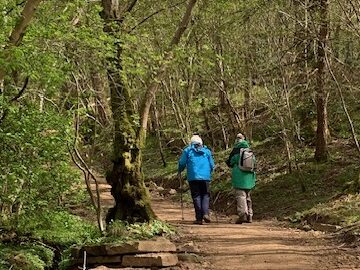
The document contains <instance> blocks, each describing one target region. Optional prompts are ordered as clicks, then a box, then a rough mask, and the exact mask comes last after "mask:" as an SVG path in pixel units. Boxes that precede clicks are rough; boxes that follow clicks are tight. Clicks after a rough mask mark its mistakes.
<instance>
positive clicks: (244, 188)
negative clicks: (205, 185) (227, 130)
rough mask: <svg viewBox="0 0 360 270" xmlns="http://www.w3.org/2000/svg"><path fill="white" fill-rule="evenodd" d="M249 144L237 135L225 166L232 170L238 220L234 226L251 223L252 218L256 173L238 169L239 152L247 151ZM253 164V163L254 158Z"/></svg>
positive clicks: (241, 136)
mask: <svg viewBox="0 0 360 270" xmlns="http://www.w3.org/2000/svg"><path fill="white" fill-rule="evenodd" d="M249 147H250V146H249V143H248V142H247V141H246V140H245V136H244V135H243V134H241V133H239V134H237V136H236V140H235V144H234V148H233V150H232V151H231V153H230V156H229V158H228V160H227V161H226V164H227V165H228V166H229V167H230V168H232V174H231V175H232V177H231V180H232V185H233V187H234V189H235V196H236V202H237V213H238V215H239V218H238V219H237V220H236V224H242V223H243V222H247V223H251V222H252V217H253V209H252V202H251V195H250V193H251V190H252V189H253V188H254V187H255V181H256V173H255V170H254V169H253V170H250V171H244V170H242V169H240V166H239V165H240V163H239V161H240V151H244V149H248V148H249ZM253 158H254V162H255V156H254V157H253Z"/></svg>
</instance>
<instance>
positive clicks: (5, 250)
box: [0, 244, 54, 270]
mask: <svg viewBox="0 0 360 270" xmlns="http://www.w3.org/2000/svg"><path fill="white" fill-rule="evenodd" d="M53 259H54V251H53V250H52V249H51V248H49V247H46V246H43V245H39V244H22V245H3V244H0V269H14V270H44V269H48V268H50V267H51V266H52V263H53Z"/></svg>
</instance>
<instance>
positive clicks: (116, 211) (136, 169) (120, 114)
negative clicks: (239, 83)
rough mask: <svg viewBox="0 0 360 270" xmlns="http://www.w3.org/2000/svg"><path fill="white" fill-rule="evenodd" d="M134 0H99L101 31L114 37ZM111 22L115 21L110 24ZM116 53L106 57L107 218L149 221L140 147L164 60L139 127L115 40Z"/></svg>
mask: <svg viewBox="0 0 360 270" xmlns="http://www.w3.org/2000/svg"><path fill="white" fill-rule="evenodd" d="M196 1H197V0H189V2H188V5H187V8H186V11H185V14H184V16H183V18H182V20H181V22H180V24H179V26H178V28H177V29H176V32H175V34H174V36H173V38H172V40H171V42H170V45H169V47H168V49H167V50H166V52H165V56H164V58H165V59H166V60H170V59H171V57H172V55H171V50H172V48H173V47H174V46H176V45H177V44H179V42H180V39H181V36H182V35H183V33H184V32H185V30H186V28H187V26H188V24H189V22H190V19H191V12H192V10H193V8H194V6H195V4H196ZM136 2H137V0H131V1H130V2H129V3H128V5H127V7H125V8H123V7H120V4H119V1H117V0H102V5H103V8H104V10H103V18H104V19H105V22H106V23H107V24H106V26H105V31H106V32H107V33H108V34H109V35H113V36H114V37H116V34H117V31H119V30H121V25H122V22H123V20H124V17H125V15H126V14H127V13H128V12H130V11H131V10H132V9H133V7H134V6H135V4H136ZM114 22H117V24H116V25H114ZM115 46H116V52H117V55H116V56H115V57H113V58H112V59H109V69H108V71H107V73H108V80H109V87H110V92H111V107H112V113H113V121H114V132H115V135H114V143H113V144H114V156H113V168H112V171H111V173H110V174H109V175H108V177H107V181H108V182H109V183H110V184H111V186H112V188H111V193H112V195H113V196H114V198H115V202H116V204H115V206H114V207H113V208H112V209H110V210H109V213H108V215H107V221H108V222H109V221H111V220H115V219H120V220H127V221H129V222H131V223H133V222H145V221H150V220H152V219H153V218H154V217H155V214H154V212H153V210H152V209H151V206H150V199H149V196H148V193H147V189H146V187H145V184H144V179H143V177H142V173H141V163H142V160H141V149H142V148H143V147H144V145H145V139H146V130H147V123H148V119H149V113H150V107H151V104H152V101H153V100H154V97H155V94H156V91H157V90H158V87H159V85H158V83H157V81H161V80H162V79H163V76H164V75H165V72H166V68H167V67H166V66H165V64H162V65H161V66H160V68H159V70H158V74H157V76H156V78H157V80H154V81H153V82H152V83H151V84H150V85H149V87H148V88H147V90H146V92H145V94H144V98H143V100H142V106H141V107H140V127H138V126H137V125H134V119H136V118H137V117H136V115H135V111H134V108H133V107H132V99H131V95H130V92H129V90H128V89H127V88H126V86H125V85H124V82H123V76H122V72H123V68H122V63H121V56H122V48H121V44H119V43H118V44H115Z"/></svg>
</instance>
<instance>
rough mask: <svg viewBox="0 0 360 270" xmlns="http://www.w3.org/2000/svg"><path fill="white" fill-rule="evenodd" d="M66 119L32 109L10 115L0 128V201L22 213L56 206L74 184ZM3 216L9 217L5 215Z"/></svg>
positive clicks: (29, 107) (74, 177)
mask: <svg viewBox="0 0 360 270" xmlns="http://www.w3.org/2000/svg"><path fill="white" fill-rule="evenodd" d="M67 126H68V124H67V120H66V119H64V118H62V117H59V116H58V115H57V114H55V113H54V112H51V111H48V112H47V113H40V111H38V110H37V109H36V108H34V107H32V106H24V107H21V108H19V109H18V110H17V111H15V112H10V113H9V115H8V116H7V118H6V119H5V122H4V123H3V124H2V125H1V126H0V148H1V149H3V151H1V152H0V168H1V170H0V186H1V187H3V192H2V194H1V201H2V202H5V204H6V205H8V206H9V207H13V206H16V205H21V206H22V209H23V211H24V212H27V211H33V210H35V209H44V208H51V207H56V206H57V205H58V201H59V200H58V199H59V198H60V197H61V196H62V195H63V194H65V193H66V192H68V190H69V189H70V187H72V186H73V185H74V184H76V183H77V182H78V178H77V174H76V173H75V172H74V170H73V168H72V167H71V165H70V158H69V155H68V153H67V148H66V142H67V141H68V140H70V139H71V137H70V136H69V135H68V134H66V133H65V130H66V129H67ZM7 215H12V213H11V212H8V213H7Z"/></svg>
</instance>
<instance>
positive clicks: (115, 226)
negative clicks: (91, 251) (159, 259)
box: [102, 220, 174, 242]
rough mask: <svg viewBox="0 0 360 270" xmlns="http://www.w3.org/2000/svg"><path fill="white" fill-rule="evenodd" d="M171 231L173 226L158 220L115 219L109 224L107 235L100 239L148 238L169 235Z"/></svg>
mask: <svg viewBox="0 0 360 270" xmlns="http://www.w3.org/2000/svg"><path fill="white" fill-rule="evenodd" d="M173 233H174V228H173V227H172V226H170V225H169V224H167V223H164V222H162V221H159V220H154V221H152V222H150V223H135V224H128V223H125V222H122V221H115V222H113V223H111V224H110V225H109V227H108V229H107V237H106V238H105V239H103V240H102V241H105V242H107V241H114V240H115V241H119V240H120V239H121V240H122V241H125V240H135V239H150V238H152V237H154V236H158V235H171V234H173ZM121 240H120V241H121Z"/></svg>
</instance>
